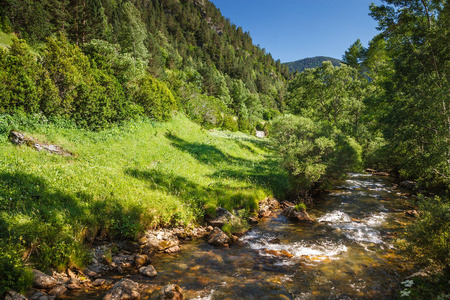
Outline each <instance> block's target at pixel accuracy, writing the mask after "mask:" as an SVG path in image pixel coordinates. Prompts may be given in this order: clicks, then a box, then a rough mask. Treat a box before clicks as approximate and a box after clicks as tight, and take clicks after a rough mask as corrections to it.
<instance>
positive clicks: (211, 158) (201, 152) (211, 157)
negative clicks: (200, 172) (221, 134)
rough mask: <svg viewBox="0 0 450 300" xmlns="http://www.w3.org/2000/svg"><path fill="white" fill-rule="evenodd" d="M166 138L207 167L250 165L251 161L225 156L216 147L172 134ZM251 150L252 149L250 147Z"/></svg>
mask: <svg viewBox="0 0 450 300" xmlns="http://www.w3.org/2000/svg"><path fill="white" fill-rule="evenodd" d="M166 138H167V139H169V140H170V141H171V142H172V145H173V146H174V147H176V148H178V149H180V150H181V151H185V152H187V153H189V154H190V155H192V157H194V158H195V159H196V160H198V161H199V162H201V163H203V164H207V165H218V164H223V163H226V164H248V163H251V161H250V160H247V159H243V158H237V157H234V156H232V155H229V154H225V153H224V152H223V151H221V150H220V149H218V148H217V147H216V146H213V145H208V144H202V143H189V142H187V141H185V140H183V139H181V138H179V137H177V136H176V135H174V134H172V133H168V134H166ZM249 148H250V147H249Z"/></svg>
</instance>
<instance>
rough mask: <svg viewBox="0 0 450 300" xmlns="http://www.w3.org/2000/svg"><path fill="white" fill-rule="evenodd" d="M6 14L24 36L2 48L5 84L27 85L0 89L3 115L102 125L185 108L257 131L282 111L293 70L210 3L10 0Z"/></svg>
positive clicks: (1, 14)
mask: <svg viewBox="0 0 450 300" xmlns="http://www.w3.org/2000/svg"><path fill="white" fill-rule="evenodd" d="M0 18H1V22H0V23H1V29H2V30H3V31H5V32H7V33H8V32H13V33H14V34H15V35H17V36H18V37H19V38H20V39H24V40H25V41H26V42H23V41H17V40H15V41H14V42H13V45H12V46H11V49H10V50H7V49H2V50H1V56H0V64H1V66H2V70H3V71H2V72H0V73H1V74H0V76H2V77H1V81H2V83H3V84H2V86H3V87H4V86H10V85H11V84H12V82H13V81H14V82H20V86H21V88H20V89H19V88H16V89H8V90H7V91H3V92H2V93H1V96H0V111H2V112H13V111H16V110H23V111H25V112H27V113H36V112H42V113H44V114H45V115H46V116H53V117H55V116H56V117H65V118H70V119H72V120H74V121H75V122H76V123H77V124H79V125H81V126H84V127H88V128H93V129H100V128H104V127H105V126H107V125H108V124H111V123H112V122H118V121H121V120H125V119H129V118H132V117H134V116H136V115H140V114H144V115H149V116H151V117H153V118H155V119H156V120H164V119H167V117H168V116H169V115H170V112H171V111H173V110H181V111H184V112H185V113H186V114H188V115H189V116H190V117H191V118H192V119H194V120H196V121H197V122H199V123H202V124H206V125H208V124H209V125H212V126H224V127H226V128H228V129H233V130H235V129H237V128H240V129H241V130H244V131H249V130H252V128H253V126H254V124H256V123H257V121H258V120H261V119H262V118H263V117H265V118H266V119H268V118H270V117H271V116H272V115H274V113H275V112H277V111H280V110H283V109H284V94H285V83H286V80H287V78H288V77H289V71H288V68H287V66H284V65H282V64H281V63H280V61H275V60H274V59H273V58H272V56H271V55H270V54H268V53H265V50H263V49H261V48H259V47H257V46H255V45H253V43H252V39H251V37H250V34H249V33H248V32H244V30H243V29H242V28H241V27H238V26H236V25H234V24H231V23H230V21H229V20H227V19H226V18H224V17H223V16H222V15H221V14H220V11H219V10H218V9H217V8H216V7H215V6H214V4H212V3H211V2H209V1H207V0H206V1H200V0H194V1H192V0H184V1H175V0H154V1H121V0H119V1H114V0H103V1H100V0H98V1H85V0H80V1H65V0H62V1H57V2H56V3H54V1H30V0H19V1H16V0H2V1H0ZM30 47H31V48H30ZM23 65H27V68H26V69H25V70H23V69H21V71H20V72H21V74H20V75H18V73H17V72H15V71H14V70H15V69H20V68H21V66H23ZM59 74H63V77H61V76H60V75H59ZM68 78H70V80H63V79H68ZM159 91H166V92H163V93H162V94H161V93H159ZM103 95H108V97H103ZM24 99H27V100H26V101H25V100H24ZM38 99H41V100H38ZM42 99H45V100H42ZM86 103H90V105H87V106H86V105H85V104H86ZM105 106H106V107H108V109H107V110H105V109H102V107H103V108H104V107H105ZM80 107H83V111H81V110H80Z"/></svg>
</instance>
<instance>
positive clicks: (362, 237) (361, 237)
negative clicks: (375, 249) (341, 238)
mask: <svg viewBox="0 0 450 300" xmlns="http://www.w3.org/2000/svg"><path fill="white" fill-rule="evenodd" d="M386 217H387V214H386V213H384V212H380V213H375V214H373V215H371V216H370V217H367V218H365V219H362V220H354V219H352V218H351V217H350V216H349V215H348V214H347V213H345V212H342V211H339V210H335V211H333V212H331V213H327V214H325V215H324V216H322V217H320V218H319V219H318V220H317V221H318V222H322V223H328V224H329V225H330V226H331V227H333V228H335V229H339V230H340V231H342V233H343V234H344V235H345V236H346V237H347V238H349V239H351V240H354V241H357V242H370V243H374V244H381V243H383V240H382V239H381V235H380V232H379V231H378V230H376V229H375V228H373V227H376V226H380V225H382V224H383V222H384V221H385V220H386Z"/></svg>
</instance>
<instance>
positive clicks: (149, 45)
mask: <svg viewBox="0 0 450 300" xmlns="http://www.w3.org/2000/svg"><path fill="white" fill-rule="evenodd" d="M383 2H384V4H383V5H380V6H376V5H372V6H371V7H370V11H371V15H372V16H373V17H374V19H375V20H377V21H378V23H379V30H380V34H379V35H378V36H376V37H374V38H373V40H372V41H371V42H370V43H369V47H368V48H364V47H363V46H362V45H361V43H360V41H359V40H358V41H356V42H355V43H354V44H353V45H351V46H350V47H349V49H348V50H347V51H346V52H345V55H344V56H343V59H342V61H343V64H342V65H341V66H339V67H337V66H333V65H332V64H331V63H330V62H325V63H323V64H322V66H319V67H317V68H315V69H307V70H305V71H303V72H301V73H298V74H296V75H295V76H294V75H293V74H290V73H289V68H288V66H287V65H285V64H281V62H280V61H279V60H278V61H275V60H274V59H273V58H272V56H271V55H270V54H269V53H266V52H265V50H264V49H262V48H260V47H259V46H255V45H253V43H252V39H251V37H250V34H249V33H248V32H244V31H243V29H242V28H241V27H237V26H236V25H234V24H231V22H230V21H229V20H228V19H226V18H224V17H223V16H222V15H221V14H220V11H219V10H218V9H217V8H216V7H215V6H214V4H212V3H211V2H209V1H206V0H205V1H199V0H193V1H188V0H182V1H175V0H152V1H120V0H118V1H112V0H102V1H83V0H79V1H78V0H77V1H58V5H52V3H51V2H48V1H30V0H1V1H0V4H1V5H0V29H1V31H0V114H1V115H0V138H1V140H0V147H1V154H2V155H1V157H0V159H1V164H0V172H1V173H0V183H1V184H0V209H1V214H0V229H1V231H0V235H1V236H0V237H1V240H0V248H1V251H0V274H1V279H0V294H2V293H4V292H5V291H7V290H9V289H16V290H24V289H26V288H27V287H28V286H29V283H30V272H29V267H30V265H32V266H36V267H41V268H44V269H45V268H66V267H78V266H82V265H83V264H85V263H86V261H87V260H88V259H89V258H88V257H87V255H86V253H87V252H86V248H87V247H88V246H89V244H90V243H91V242H92V240H93V239H94V238H95V237H96V236H97V235H100V236H102V235H103V236H109V237H110V238H116V239H120V238H127V239H133V238H136V237H137V236H138V235H139V234H140V233H142V231H143V230H144V229H146V228H149V227H157V226H172V225H184V226H190V225H194V224H197V223H201V222H202V221H203V216H204V215H205V214H206V213H211V212H213V211H214V210H215V208H216V207H218V206H222V207H224V208H227V209H229V210H230V211H231V210H235V209H236V210H238V209H239V210H241V213H242V214H243V215H248V214H251V213H252V211H254V210H255V209H256V207H257V203H258V201H259V200H262V199H263V198H265V197H266V196H270V195H273V196H275V197H277V198H280V199H283V198H288V199H289V200H293V201H295V202H297V203H301V202H308V201H310V199H311V195H313V194H314V193H315V192H316V191H318V190H323V189H326V188H327V187H329V186H330V185H331V184H332V182H333V180H335V179H340V178H342V177H344V176H345V174H346V173H347V172H349V171H357V170H361V169H362V168H363V167H364V166H366V167H372V168H376V169H383V170H386V171H390V172H391V174H393V175H394V176H396V177H397V178H398V179H410V180H415V181H416V191H420V192H422V193H423V195H422V196H421V197H418V198H417V203H415V204H416V205H417V206H418V207H419V210H420V211H421V213H420V215H419V220H418V222H416V223H415V224H413V225H412V226H411V227H410V230H408V232H407V234H406V235H405V239H404V240H399V241H398V247H401V248H403V249H405V251H407V252H406V253H409V254H412V255H413V257H415V259H416V260H417V261H418V263H420V264H422V265H424V266H428V267H430V268H431V269H432V270H433V272H434V273H433V274H435V276H433V277H430V279H429V280H428V284H427V280H426V279H425V280H423V281H424V282H425V283H424V284H423V285H420V286H414V287H413V288H412V289H413V290H412V291H411V295H413V296H414V295H416V296H417V297H426V296H427V295H437V294H439V286H442V283H443V282H444V283H446V280H448V279H447V278H448V274H449V272H450V271H449V263H450V262H449V260H448V257H450V246H449V245H450V242H449V239H450V236H449V230H448V228H449V226H450V205H449V202H448V201H449V200H448V193H449V190H450V189H449V187H450V151H449V149H450V110H449V107H450V102H449V101H450V99H449V96H448V95H449V94H450V93H449V91H450V87H449V81H450V80H449V76H450V64H449V57H448V53H450V49H449V47H450V40H449V36H450V34H449V33H450V32H449V28H450V25H449V23H450V5H449V4H448V2H447V1H446V0H437V1H427V0H424V1H412V2H410V3H406V2H404V1H397V0H384V1H383ZM211 128H217V130H213V131H209V129H211ZM220 129H223V130H225V131H222V130H220ZM255 129H258V130H264V131H265V132H266V133H267V134H270V139H265V140H259V139H256V138H253V137H252V136H251V135H248V134H251V133H253V132H254V131H255ZM11 130H19V131H22V132H24V133H25V134H27V135H29V136H32V137H34V138H37V139H38V140H40V141H45V142H51V143H54V144H58V145H59V146H61V147H63V148H64V149H66V150H68V151H70V152H71V153H73V154H74V155H72V156H67V157H59V156H52V155H50V154H48V153H44V152H35V151H34V150H32V149H29V148H26V147H15V146H13V145H11V144H10V143H9V142H8V135H9V132H10V131H11ZM237 131H240V132H241V133H238V132H237ZM298 208H299V209H303V206H301V204H300V206H298ZM430 232H431V233H432V234H430ZM433 281H437V282H438V283H437V284H436V283H433ZM429 282H431V284H429ZM414 289H415V290H414ZM441 296H442V295H441Z"/></svg>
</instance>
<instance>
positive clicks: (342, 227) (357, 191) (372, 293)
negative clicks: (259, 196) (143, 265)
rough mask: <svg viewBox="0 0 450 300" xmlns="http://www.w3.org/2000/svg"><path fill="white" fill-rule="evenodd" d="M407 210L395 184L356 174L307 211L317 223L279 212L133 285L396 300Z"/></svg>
mask: <svg viewBox="0 0 450 300" xmlns="http://www.w3.org/2000/svg"><path fill="white" fill-rule="evenodd" d="M407 209H408V198H407V196H406V195H405V194H402V191H400V190H398V189H396V188H395V187H394V186H392V184H391V182H390V181H389V178H386V177H377V176H372V175H368V174H350V177H349V178H348V179H347V180H346V181H343V182H341V183H340V185H338V186H336V187H335V189H334V190H333V191H332V192H331V193H329V194H327V195H325V196H323V197H321V198H319V199H317V201H316V205H315V206H314V207H313V208H310V209H309V210H308V213H309V214H310V216H311V217H313V218H314V219H315V220H316V222H313V223H298V222H295V221H291V220H288V219H287V218H285V217H284V216H282V215H281V214H279V213H275V214H273V215H272V216H271V217H269V218H266V219H264V220H262V221H261V222H260V223H259V224H258V225H256V226H253V228H252V229H251V230H250V231H249V232H248V233H246V234H245V235H244V236H243V237H241V238H240V242H239V243H238V244H237V245H233V246H232V247H230V248H217V247H214V246H211V245H209V244H207V243H206V242H205V241H204V240H203V239H200V240H195V241H192V242H187V243H185V244H183V245H182V250H181V251H180V252H178V253H175V254H161V255H157V256H155V257H153V259H152V265H153V266H154V267H155V268H156V270H157V271H158V276H157V277H155V278H148V277H143V276H141V275H139V274H134V275H131V276H130V279H132V280H134V281H136V282H140V283H152V284H153V283H154V284H157V285H165V284H168V283H175V284H178V285H179V286H180V287H181V288H182V289H183V291H184V292H183V294H184V296H185V298H186V299H205V300H206V299H393V298H395V297H396V295H398V290H399V289H401V284H400V282H401V281H402V280H404V278H405V277H406V276H408V275H410V274H411V271H410V270H408V267H409V266H410V263H408V261H406V260H405V258H403V257H402V256H401V255H399V254H398V252H397V251H396V250H395V248H394V246H393V243H394V239H395V238H396V237H397V236H398V234H400V233H401V232H402V231H403V230H404V227H405V226H406V225H407V224H408V223H410V222H411V218H410V217H407V216H406V215H405V213H404V211H405V210H407ZM86 296H88V295H86ZM101 296H102V295H100V294H98V295H89V298H91V299H101Z"/></svg>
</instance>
